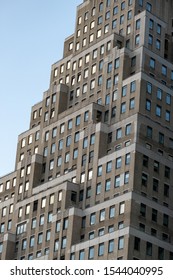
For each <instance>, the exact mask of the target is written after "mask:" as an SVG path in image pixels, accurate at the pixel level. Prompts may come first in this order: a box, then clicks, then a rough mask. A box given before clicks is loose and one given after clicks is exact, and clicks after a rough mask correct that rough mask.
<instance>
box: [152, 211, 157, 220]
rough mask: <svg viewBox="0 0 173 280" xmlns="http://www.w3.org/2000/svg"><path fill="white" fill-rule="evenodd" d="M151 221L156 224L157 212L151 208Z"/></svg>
mask: <svg viewBox="0 0 173 280" xmlns="http://www.w3.org/2000/svg"><path fill="white" fill-rule="evenodd" d="M151 219H152V221H154V222H157V210H156V209H154V208H152V217H151Z"/></svg>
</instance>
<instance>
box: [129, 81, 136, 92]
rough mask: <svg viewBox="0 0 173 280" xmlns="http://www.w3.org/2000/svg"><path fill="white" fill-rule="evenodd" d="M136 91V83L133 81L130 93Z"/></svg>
mask: <svg viewBox="0 0 173 280" xmlns="http://www.w3.org/2000/svg"><path fill="white" fill-rule="evenodd" d="M135 91H136V81H133V82H131V83H130V92H131V93H132V92H135Z"/></svg>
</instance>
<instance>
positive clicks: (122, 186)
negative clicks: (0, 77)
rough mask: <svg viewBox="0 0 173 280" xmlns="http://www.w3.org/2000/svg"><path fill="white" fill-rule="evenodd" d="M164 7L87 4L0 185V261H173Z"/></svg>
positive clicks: (95, 0) (171, 65)
mask: <svg viewBox="0 0 173 280" xmlns="http://www.w3.org/2000/svg"><path fill="white" fill-rule="evenodd" d="M172 15H173V1H171V0H166V1H162V0H157V1H156V0H152V1H151V0H124V1H123V0H122V1H120V0H119V1H117V0H114V1H113V0H107V1H106V0H104V1H101V0H86V1H83V3H82V4H81V5H79V6H78V7H77V17H76V26H75V32H74V34H72V35H71V36H70V37H68V38H67V39H66V40H65V43H64V54H63V58H62V59H61V60H60V61H58V62H56V63H55V64H53V65H52V69H51V78H50V87H49V89H48V90H47V91H46V92H44V94H43V100H42V101H41V102H39V103H37V104H35V105H34V106H33V107H32V111H31V119H30V127H29V130H28V131H26V132H24V133H22V134H21V135H19V138H18V147H17V153H16V165H15V170H14V172H12V173H10V174H8V175H6V176H4V177H2V178H0V217H1V218H0V258H1V259H3V260H4V259H36V258H37V259H58V260H60V259H61V260H63V259H66V260H69V259H71V260H73V259H76V260H77V259H130V260H131V259H149V260H150V259H173V206H172V201H173V185H172V182H173V106H172V103H173V52H172V47H173V16H172Z"/></svg>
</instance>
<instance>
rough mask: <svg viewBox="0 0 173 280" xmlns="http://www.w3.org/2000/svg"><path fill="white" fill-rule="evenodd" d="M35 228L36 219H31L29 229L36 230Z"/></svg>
mask: <svg viewBox="0 0 173 280" xmlns="http://www.w3.org/2000/svg"><path fill="white" fill-rule="evenodd" d="M36 226H37V219H36V218H33V219H32V222H31V228H32V229H33V228H36Z"/></svg>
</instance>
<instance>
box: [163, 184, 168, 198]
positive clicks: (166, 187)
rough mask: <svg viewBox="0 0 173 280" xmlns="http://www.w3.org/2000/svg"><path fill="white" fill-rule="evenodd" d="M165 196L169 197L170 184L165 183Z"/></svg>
mask: <svg viewBox="0 0 173 280" xmlns="http://www.w3.org/2000/svg"><path fill="white" fill-rule="evenodd" d="M164 196H166V197H169V185H167V184H164Z"/></svg>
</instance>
